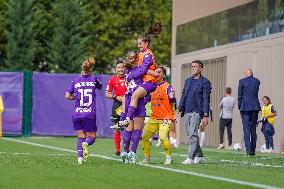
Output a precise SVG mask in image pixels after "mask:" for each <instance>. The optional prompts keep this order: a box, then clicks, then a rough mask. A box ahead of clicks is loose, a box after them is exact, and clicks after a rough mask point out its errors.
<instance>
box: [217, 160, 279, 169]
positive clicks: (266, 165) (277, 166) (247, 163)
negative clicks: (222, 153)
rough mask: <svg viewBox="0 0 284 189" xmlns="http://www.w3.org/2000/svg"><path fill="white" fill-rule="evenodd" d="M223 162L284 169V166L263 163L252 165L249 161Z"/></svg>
mask: <svg viewBox="0 0 284 189" xmlns="http://www.w3.org/2000/svg"><path fill="white" fill-rule="evenodd" d="M220 161H221V162H228V163H242V164H244V165H254V166H260V167H273V168H284V166H281V165H269V164H263V163H252V162H248V161H234V160H228V159H221V160H220Z"/></svg>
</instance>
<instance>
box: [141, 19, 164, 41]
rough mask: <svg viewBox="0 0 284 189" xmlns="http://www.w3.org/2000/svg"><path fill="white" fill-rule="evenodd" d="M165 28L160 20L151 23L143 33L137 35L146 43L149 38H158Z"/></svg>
mask: <svg viewBox="0 0 284 189" xmlns="http://www.w3.org/2000/svg"><path fill="white" fill-rule="evenodd" d="M164 30H165V27H164V25H163V24H162V23H161V22H156V23H155V24H153V25H151V26H150V27H149V28H148V30H147V32H146V33H145V34H142V35H141V36H139V39H141V40H142V41H143V42H145V43H148V45H149V44H150V42H151V38H158V37H159V35H160V33H162V32H163V31H164Z"/></svg>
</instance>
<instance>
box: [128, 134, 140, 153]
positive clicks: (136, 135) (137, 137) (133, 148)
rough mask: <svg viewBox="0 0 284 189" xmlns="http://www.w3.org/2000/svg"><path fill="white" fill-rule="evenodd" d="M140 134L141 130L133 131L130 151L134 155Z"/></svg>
mask: <svg viewBox="0 0 284 189" xmlns="http://www.w3.org/2000/svg"><path fill="white" fill-rule="evenodd" d="M141 133H142V131H141V130H134V131H133V134H132V147H131V151H132V152H134V153H136V150H137V146H138V144H139V141H140V137H141Z"/></svg>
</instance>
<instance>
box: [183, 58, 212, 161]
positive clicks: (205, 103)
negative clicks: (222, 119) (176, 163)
mask: <svg viewBox="0 0 284 189" xmlns="http://www.w3.org/2000/svg"><path fill="white" fill-rule="evenodd" d="M191 69H192V74H193V76H192V77H190V78H187V79H186V80H185V84H184V88H183V91H182V97H181V100H180V103H179V106H178V112H181V113H182V115H184V117H185V118H184V123H185V128H186V130H187V136H188V138H189V149H188V158H187V159H186V160H185V161H184V162H182V163H183V164H193V163H201V162H202V161H203V160H204V158H203V153H202V150H201V148H200V145H199V137H198V128H199V127H201V129H202V128H204V127H205V126H206V125H207V124H208V116H209V109H210V106H209V103H210V93H211V83H210V81H209V80H208V79H207V78H205V77H203V76H202V75H201V72H202V70H203V63H202V62H201V61H200V60H195V61H193V62H192V64H191Z"/></svg>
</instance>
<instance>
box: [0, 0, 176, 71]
mask: <svg viewBox="0 0 284 189" xmlns="http://www.w3.org/2000/svg"><path fill="white" fill-rule="evenodd" d="M2 4H3V5H6V4H7V7H8V8H2V6H0V13H1V15H0V21H3V22H0V52H1V54H0V63H1V57H2V59H5V63H6V64H5V65H3V64H2V63H1V67H0V68H4V67H5V68H7V69H29V70H34V71H48V72H51V71H55V72H67V73H74V72H79V71H80V65H81V63H82V61H83V59H85V58H87V57H88V56H93V55H95V57H96V65H95V66H96V67H95V70H96V72H97V73H110V72H111V71H112V68H113V66H114V64H115V63H116V61H117V60H119V59H121V58H123V57H124V56H125V54H126V53H127V51H129V50H136V49H137V47H136V46H137V44H136V40H137V38H138V36H139V35H141V34H143V33H145V32H146V30H147V28H148V27H149V26H150V25H151V24H153V23H154V22H156V21H161V22H162V23H163V24H164V25H165V27H166V30H165V32H164V33H162V34H161V35H160V37H159V38H157V39H153V40H152V42H151V46H152V47H151V48H152V50H153V52H154V54H155V58H156V60H157V62H158V63H160V64H166V65H170V59H171V58H170V54H171V51H170V48H171V14H172V13H171V12H172V11H171V9H172V2H171V1H170V0H155V1H152V0H140V1H138V0H96V1H93V0H72V1H66V0H58V1H55V0H37V1H33V0H24V1H18V0H0V5H2ZM2 12H3V14H2ZM4 29H5V30H6V32H5V35H2V32H1V31H2V30H4ZM1 55H4V56H1Z"/></svg>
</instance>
